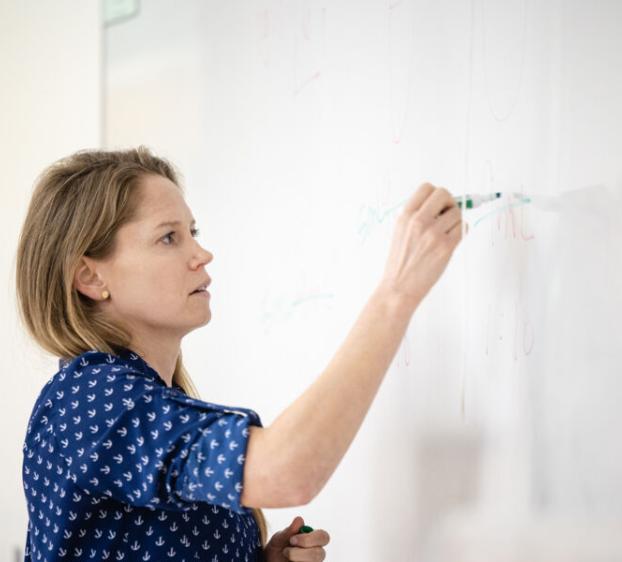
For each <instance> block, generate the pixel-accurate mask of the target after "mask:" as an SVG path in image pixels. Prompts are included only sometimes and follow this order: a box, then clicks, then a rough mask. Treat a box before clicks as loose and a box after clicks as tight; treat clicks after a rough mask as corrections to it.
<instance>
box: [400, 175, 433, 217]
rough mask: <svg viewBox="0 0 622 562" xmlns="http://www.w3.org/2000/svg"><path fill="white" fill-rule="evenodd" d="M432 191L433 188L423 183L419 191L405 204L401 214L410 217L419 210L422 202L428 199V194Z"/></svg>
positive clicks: (429, 184)
mask: <svg viewBox="0 0 622 562" xmlns="http://www.w3.org/2000/svg"><path fill="white" fill-rule="evenodd" d="M433 191H434V186H433V185H432V184H431V183H423V184H421V185H420V186H419V189H417V191H415V193H413V195H412V196H411V197H410V199H409V200H408V201H407V202H406V205H405V206H404V210H403V211H402V214H404V215H406V216H407V217H411V216H412V215H413V214H414V213H415V212H416V211H418V210H419V208H420V207H421V205H422V204H423V202H424V201H425V200H426V199H427V198H428V196H429V195H430V193H432V192H433Z"/></svg>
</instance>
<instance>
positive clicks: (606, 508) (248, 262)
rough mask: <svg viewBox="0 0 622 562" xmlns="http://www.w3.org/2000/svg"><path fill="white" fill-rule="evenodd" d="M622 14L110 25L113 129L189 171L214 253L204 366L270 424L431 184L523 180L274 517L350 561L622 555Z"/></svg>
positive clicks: (248, 14)
mask: <svg viewBox="0 0 622 562" xmlns="http://www.w3.org/2000/svg"><path fill="white" fill-rule="evenodd" d="M620 21H622V4H620V3H618V2H615V1H613V0H612V1H609V2H606V1H603V2H599V3H598V4H597V5H596V4H588V3H585V2H571V1H568V2H561V1H552V0H549V1H546V2H538V3H536V2H527V1H526V0H512V1H510V0H503V1H496V2H491V1H484V0H473V1H472V2H466V1H465V2H458V1H449V0H444V1H443V0H441V1H436V2H432V1H406V0H402V1H397V0H394V1H390V0H385V1H380V0H378V1H374V2H372V1H365V2H362V1H358V2H354V1H341V2H331V3H328V2H319V1H317V2H311V1H295V2H275V1H262V2H248V1H247V2H239V1H238V2H200V1H198V0H194V1H190V2H185V3H184V4H183V7H181V8H180V7H178V6H177V5H176V6H175V8H174V7H173V5H172V4H171V3H169V2H164V1H155V0H150V2H145V3H142V4H141V7H140V11H139V13H138V14H137V15H136V16H135V17H134V18H132V19H129V20H127V21H124V22H122V23H120V24H117V25H110V26H109V27H108V28H107V30H106V64H105V81H106V105H105V121H104V123H105V130H106V136H105V138H106V145H107V147H108V148H120V147H127V146H135V145H138V144H146V145H148V146H150V147H151V148H153V149H154V150H155V151H156V152H157V153H158V154H160V155H163V156H165V157H168V158H170V159H171V160H172V161H173V162H175V163H176V164H177V165H178V166H179V168H180V169H181V171H182V173H183V176H184V180H183V181H184V186H185V189H186V193H187V200H188V202H189V205H190V207H191V209H192V210H193V213H194V216H195V218H197V220H198V223H199V228H201V230H202V232H203V234H202V238H201V240H202V242H203V244H204V246H205V247H206V248H208V249H209V250H210V251H211V252H212V253H213V254H214V256H215V257H214V261H213V262H212V263H210V264H209V265H208V266H207V270H208V272H209V274H210V276H211V277H212V279H213V283H212V289H213V290H212V291H211V292H212V299H211V307H212V319H211V321H210V324H209V325H208V326H207V327H205V328H204V329H202V330H199V331H196V332H193V333H192V334H189V335H188V336H187V337H186V339H185V340H184V344H183V350H184V357H185V360H186V362H187V364H188V367H189V370H190V373H191V375H192V376H193V378H194V380H195V381H196V383H197V386H198V388H199V389H200V391H201V394H202V397H204V398H205V399H209V400H210V401H212V402H218V401H221V402H222V403H229V404H231V403H238V404H239V405H242V406H248V407H252V408H253V409H255V410H256V411H258V412H259V413H260V415H261V417H262V420H263V422H264V424H265V425H269V424H270V422H271V421H273V420H274V419H275V418H276V417H277V416H278V415H279V414H280V413H281V412H282V411H283V409H285V407H287V406H288V405H289V404H290V403H291V402H292V401H293V400H294V399H295V398H296V397H297V396H299V395H300V394H301V393H302V392H303V391H304V390H305V389H306V388H307V387H308V386H309V385H310V384H311V383H312V382H313V381H314V380H315V378H316V377H317V376H318V375H319V374H320V373H321V372H322V370H323V369H324V368H325V367H326V365H327V364H328V362H329V361H330V359H331V358H332V356H333V354H334V353H335V352H336V350H337V348H338V346H339V345H340V344H341V343H342V341H343V340H344V338H345V336H346V335H347V333H348V331H349V329H350V328H351V326H352V324H353V323H354V321H355V319H356V317H357V315H358V313H359V312H360V310H361V308H362V307H363V305H364V304H365V301H366V299H367V298H368V296H369V295H370V293H371V291H372V290H373V289H374V288H375V286H376V285H377V283H378V282H379V281H380V278H381V274H382V271H383V269H384V265H385V262H386V259H387V257H388V250H389V243H390V240H391V236H392V233H393V228H394V224H395V219H396V217H397V216H398V214H399V212H400V210H401V208H402V205H403V203H404V201H405V200H406V199H407V198H408V197H409V196H410V195H411V194H412V193H413V191H414V190H415V189H416V188H417V187H418V186H419V185H420V184H421V183H423V182H424V181H429V182H432V183H433V184H435V185H438V186H444V187H446V188H447V189H449V190H450V191H452V192H453V193H455V194H456V195H461V194H465V193H488V192H493V191H499V192H502V193H504V194H509V193H518V194H521V196H522V197H524V198H525V199H519V198H506V197H504V198H502V199H501V200H500V201H499V202H497V203H494V204H490V205H486V206H483V207H481V208H480V209H476V210H472V211H467V212H466V213H465V218H466V220H467V221H468V222H469V224H470V232H469V235H468V236H467V238H466V239H465V240H464V241H463V242H462V244H461V245H460V246H459V247H458V249H457V250H456V252H455V254H454V256H453V258H452V261H451V262H450V264H449V266H448V268H447V269H446V271H445V273H444V275H443V276H442V278H441V279H440V280H439V282H438V283H437V285H436V286H435V287H434V288H433V289H432V291H431V292H430V293H429V294H428V296H427V298H426V299H425V301H424V302H423V303H422V304H421V306H420V307H419V308H418V309H417V311H416V312H415V314H414V316H413V318H412V321H411V323H410V326H409V329H408V331H407V333H406V335H405V337H404V339H403V341H402V344H401V345H400V347H399V350H398V352H397V354H396V356H395V358H394V360H393V362H392V364H391V367H390V369H389V370H388V372H387V374H386V377H385V379H384V381H383V383H382V386H381V387H380V390H379V392H378V394H377V395H376V398H375V400H374V402H373V405H372V407H371V409H370V410H369V412H368V415H367V417H366V419H365V421H364V423H363V425H362V426H361V429H360V430H359V433H358V434H357V436H356V438H355V440H354V442H353V444H352V446H351V447H350V449H349V451H348V453H347V454H346V456H345V457H344V459H343V461H342V462H341V464H340V465H339V466H338V468H337V470H336V471H335V473H334V474H333V477H332V478H331V480H330V481H329V482H328V484H327V485H326V486H325V488H324V489H323V490H322V492H321V493H320V494H319V495H318V496H317V497H316V498H315V499H314V500H313V501H312V502H311V503H310V504H309V505H307V506H302V507H298V508H291V509H279V510H275V509H268V510H265V512H266V515H267V518H268V520H269V525H270V529H269V530H270V532H271V533H273V532H276V531H277V530H280V529H281V528H283V527H285V526H287V525H289V523H291V520H292V518H293V517H294V515H297V514H301V515H303V517H305V522H306V523H307V524H309V525H311V526H313V527H315V528H324V529H326V530H327V531H329V533H330V534H331V537H332V540H331V543H330V544H329V545H328V547H327V553H328V558H327V559H328V560H346V559H348V560H360V561H363V562H367V561H369V562H371V561H377V560H426V561H428V560H433V561H434V560H435V561H439V562H440V561H445V560H452V561H454V562H455V561H458V560H475V559H477V560H488V559H490V560H495V561H497V562H498V561H500V560H516V561H519V560H536V559H537V560H566V561H567V560H590V561H594V560H614V559H615V560H619V559H620V556H622V544H621V542H620V540H621V539H620V538H619V536H618V535H619V529H620V523H621V522H622V445H621V440H620V438H619V435H618V428H619V427H620V425H621V422H622V408H620V406H619V401H620V397H621V396H622V382H621V380H620V368H619V365H618V363H619V359H618V355H619V352H620V350H622V335H621V334H622V330H620V329H619V315H620V311H621V310H622V307H621V304H622V297H621V294H622V291H620V287H622V259H621V255H622V254H621V252H620V249H619V244H620V241H622V226H621V222H620V221H619V219H618V214H619V209H621V208H622V206H621V203H622V201H621V199H622V198H621V193H622V160H621V159H620V155H621V149H622V107H621V104H620V100H621V99H622V34H620V32H619V22H620ZM527 200H528V201H529V202H526V201H527ZM344 399H345V400H347V397H344ZM318 407H321V405H318ZM521 556H522V557H521Z"/></svg>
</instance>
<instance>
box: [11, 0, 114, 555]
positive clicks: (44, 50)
mask: <svg viewBox="0 0 622 562" xmlns="http://www.w3.org/2000/svg"><path fill="white" fill-rule="evenodd" d="M101 19H102V18H101V9H100V4H99V2H98V1H93V0H92V1H89V2H83V1H81V0H59V1H54V2H36V1H35V0H24V1H22V0H20V1H11V0H2V1H0V47H1V48H0V74H1V77H2V78H1V79H0V80H1V85H0V123H1V126H0V161H1V162H2V184H1V187H0V194H1V201H2V203H1V205H0V215H1V217H0V218H1V220H2V225H3V227H2V228H3V232H4V239H3V242H2V244H0V275H1V276H2V283H1V284H0V285H1V287H2V290H1V291H0V311H1V314H2V318H3V322H2V323H1V324H0V341H2V344H1V353H0V372H2V375H3V384H2V391H1V392H0V423H1V427H2V442H3V453H2V463H0V480H1V481H2V486H1V487H0V505H2V511H3V513H2V526H1V527H0V559H1V560H11V561H13V560H23V553H24V541H25V538H26V527H27V514H26V500H25V497H24V491H23V488H22V473H21V465H22V443H23V440H24V436H25V434H26V426H27V421H28V418H29V416H30V413H31V409H32V407H33V405H34V402H35V400H36V398H37V396H38V394H39V391H40V390H41V388H42V387H43V385H44V384H45V382H46V381H47V380H48V379H49V378H50V377H51V376H52V375H53V374H54V373H55V372H56V370H57V368H58V364H57V359H56V358H53V357H50V356H48V355H47V354H44V353H43V352H42V351H40V350H39V348H37V347H35V346H34V345H33V344H32V343H31V342H30V341H29V340H28V339H27V337H26V336H25V332H24V331H23V330H22V327H21V325H20V324H19V323H18V317H17V310H16V302H15V281H14V278H15V250H16V246H17V236H18V233H19V229H20V228H21V224H22V221H23V219H24V215H25V212H26V207H27V205H28V202H29V199H30V194H31V191H32V188H33V183H34V180H35V177H36V176H37V175H38V174H39V173H40V172H41V171H42V169H43V168H44V167H45V166H47V165H48V164H50V163H51V162H52V161H54V160H56V159H58V158H60V157H62V156H65V155H67V154H69V153H70V152H73V151H75V150H79V149H82V148H96V147H99V146H101V145H100V141H101V121H102V78H101V77H102V25H101Z"/></svg>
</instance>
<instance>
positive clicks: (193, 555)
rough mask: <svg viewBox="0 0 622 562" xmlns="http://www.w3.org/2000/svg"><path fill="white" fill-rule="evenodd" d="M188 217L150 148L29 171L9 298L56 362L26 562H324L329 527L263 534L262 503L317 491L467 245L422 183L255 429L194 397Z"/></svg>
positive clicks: (91, 154) (33, 442)
mask: <svg viewBox="0 0 622 562" xmlns="http://www.w3.org/2000/svg"><path fill="white" fill-rule="evenodd" d="M171 221H175V222H171ZM194 224H195V221H194V219H193V218H192V215H191V212H190V209H189V208H188V206H187V205H186V203H185V201H184V198H183V193H182V191H181V187H180V183H179V181H178V178H177V174H176V173H175V170H174V168H173V166H172V165H171V164H170V163H168V162H167V161H166V160H164V159H161V158H158V157H156V156H155V155H153V154H151V153H150V151H149V150H147V149H146V148H144V147H139V148H138V149H135V150H134V149H132V150H127V151H80V152H77V153H75V154H73V155H71V156H69V157H67V158H64V159H61V160H60V161H58V162H56V163H54V164H53V165H51V166H50V167H49V168H47V169H46V170H45V171H44V172H43V173H42V174H41V176H40V177H39V178H38V181H37V185H36V187H35V190H34V193H33V196H32V200H31V202H30V206H29V208H28V212H27V216H26V219H25V221H24V225H23V227H22V232H21V235H20V239H19V247H18V255H17V272H16V275H17V278H16V281H17V292H18V303H19V309H20V314H21V317H22V320H23V322H24V324H25V326H26V328H27V329H28V331H29V333H30V334H31V335H32V336H33V338H34V339H35V341H36V342H37V343H39V344H40V345H41V347H43V348H44V349H45V350H47V351H49V352H50V353H52V354H54V355H56V356H57V357H59V358H60V360H59V370H58V372H57V373H55V374H54V375H53V376H52V377H51V378H50V379H49V380H48V382H47V383H46V384H45V386H44V387H43V389H42V390H41V392H40V394H39V396H38V398H37V400H36V402H35V405H34V407H33V410H32V413H31V416H30V420H29V423H28V429H27V433H26V438H25V441H24V447H23V450H24V462H23V482H24V492H25V495H26V500H27V508H28V514H29V524H28V530H27V538H26V560H50V561H51V560H57V559H60V558H64V559H87V558H88V559H96V560H132V561H134V560H145V561H147V560H152V561H155V560H188V561H189V560H191V559H197V560H210V561H213V562H224V561H227V560H245V561H255V560H268V561H274V562H277V561H283V560H299V561H305V560H323V559H324V557H325V550H324V548H323V547H324V546H326V545H327V544H328V542H329V540H330V538H329V535H328V533H327V532H326V531H324V530H321V529H318V530H316V531H313V532H311V533H308V534H299V529H300V526H301V525H302V524H303V520H302V518H300V517H296V518H295V519H294V521H293V522H292V524H291V525H290V526H289V527H288V528H286V529H283V530H281V531H279V532H278V533H276V534H275V535H274V536H273V537H272V538H271V539H270V541H267V536H266V535H267V529H266V523H265V519H264V517H263V514H262V512H261V509H260V507H286V506H297V505H303V504H306V503H308V502H309V501H310V500H311V499H312V498H313V497H314V496H315V495H317V493H318V492H319V491H320V490H321V488H322V487H323V486H324V484H325V483H326V481H327V480H328V478H329V477H330V475H331V474H332V472H333V471H334V470H335V468H336V467H337V465H338V463H339V462H340V460H341V458H342V457H343V455H344V454H345V451H346V450H347V448H348V446H349V445H350V443H351V441H352V439H353V438H354V435H355V434H356V431H357V430H358V428H359V427H360V425H361V423H362V421H363V418H364V416H365V413H366V412H367V410H368V409H369V406H370V404H371V401H372V400H373V397H374V395H375V393H376V391H377V388H378V386H379V384H380V382H381V381H382V377H383V376H384V373H385V372H386V370H387V368H388V366H389V364H390V362H391V359H392V358H393V356H394V354H395V351H396V349H397V346H398V345H399V343H400V340H401V338H402V336H403V334H404V332H405V329H406V327H407V324H408V321H409V319H410V316H411V315H412V313H413V312H414V310H415V308H416V306H417V305H418V303H419V302H420V301H421V299H422V298H423V297H424V296H425V294H426V293H427V291H428V290H429V289H430V288H431V286H432V285H433V284H434V283H435V282H436V280H437V279H438V277H439V276H440V275H441V273H442V271H443V270H444V268H445V266H446V264H447V262H448V260H449V258H450V256H451V254H452V252H453V250H454V248H455V247H456V245H457V244H458V242H459V241H460V239H461V235H462V228H461V225H462V222H461V213H460V210H459V209H458V208H457V206H456V205H455V203H454V201H453V198H452V197H451V196H450V194H449V193H448V192H447V191H446V190H445V189H442V188H435V187H434V186H432V185H430V184H424V185H422V186H421V187H420V188H419V190H417V192H416V193H415V194H414V195H413V197H412V198H411V199H410V200H409V202H408V204H407V205H406V206H405V209H404V211H403V213H402V215H401V217H400V218H399V219H398V221H397V228H396V231H395V236H394V239H393V243H392V248H391V253H390V256H389V261H388V262H387V266H386V269H385V273H384V276H383V278H382V282H381V283H380V284H379V286H378V288H377V290H376V291H374V293H373V295H372V298H370V300H369V302H368V303H367V305H366V306H365V308H364V310H363V313H362V314H361V317H360V318H359V320H358V322H357V323H356V324H355V326H354V328H353V330H352V331H351V333H350V334H349V336H348V338H347V340H346V342H345V343H344V344H343V346H342V348H341V349H340V350H339V351H338V353H337V355H336V356H335V358H334V359H333V361H332V362H331V364H329V366H328V368H327V369H326V371H325V372H324V373H322V375H321V376H320V377H319V378H318V379H317V380H316V381H315V382H314V384H313V385H311V387H310V388H309V389H308V390H307V391H306V392H305V393H304V394H303V395H301V396H300V397H299V398H298V399H297V400H296V401H295V402H294V403H293V404H292V405H290V406H289V407H288V408H287V409H286V410H285V411H284V412H283V413H282V414H281V415H280V416H279V417H278V418H277V420H275V422H274V423H273V424H272V426H270V427H269V428H264V427H263V425H262V423H261V420H260V417H259V416H258V414H257V413H256V412H254V411H253V410H250V409H247V408H240V407H228V406H223V405H218V404H213V403H209V402H205V401H202V400H200V399H199V397H198V393H197V391H196V389H195V387H194V386H193V384H192V382H191V380H190V378H189V376H188V374H187V372H186V371H185V369H184V366H183V361H182V353H181V348H180V345H181V340H182V338H183V337H184V335H186V334H187V333H189V332H190V331H192V330H194V329H196V328H198V327H199V326H203V325H205V324H206V323H208V322H209V320H210V318H211V312H210V308H209V298H210V297H209V294H208V293H206V292H204V291H203V289H204V288H205V287H207V285H208V284H209V283H210V281H211V280H210V278H209V276H208V275H207V273H206V272H205V269H204V267H205V265H207V264H208V263H209V262H210V261H211V260H212V259H213V256H212V254H211V253H210V252H208V251H206V250H205V249H203V248H202V247H201V245H200V244H199V243H198V242H197V241H196V240H195V238H194V237H195V236H196V234H197V230H196V229H195V228H194V226H193V225H194ZM344 395H347V396H348V400H347V401H343V400H342V397H343V396H344ZM320 403H321V404H322V407H321V408H318V404H320ZM295 539H297V540H298V542H297V544H296V545H295V546H294V542H295Z"/></svg>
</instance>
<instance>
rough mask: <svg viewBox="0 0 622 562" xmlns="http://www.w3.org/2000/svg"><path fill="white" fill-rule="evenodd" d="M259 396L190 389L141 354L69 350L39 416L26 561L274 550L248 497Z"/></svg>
mask: <svg viewBox="0 0 622 562" xmlns="http://www.w3.org/2000/svg"><path fill="white" fill-rule="evenodd" d="M249 425H256V426H259V427H263V426H262V423H261V420H260V418H259V415H258V414H257V413H256V412H254V411H253V410H250V409H248V408H239V407H236V408H230V407H229V406H223V405H219V404H212V403H210V402H204V401H202V400H198V399H195V398H191V397H189V396H188V395H187V394H185V393H184V392H183V390H182V389H181V388H180V387H179V386H178V385H177V384H174V386H173V387H167V386H166V383H165V382H164V380H163V379H162V378H161V377H160V376H159V375H158V373H157V372H156V371H155V370H154V369H153V368H151V367H150V366H149V365H148V364H147V363H146V362H145V361H144V360H143V359H142V358H141V357H140V356H139V355H138V354H136V353H134V352H133V351H132V350H130V349H127V348H121V349H120V350H119V351H118V353H117V354H116V355H110V354H108V353H103V352H100V351H97V350H91V351H87V352H85V353H83V354H81V355H79V356H78V357H74V358H72V359H71V360H63V359H61V360H59V371H58V372H57V373H56V374H54V375H53V376H52V378H51V379H50V380H49V381H48V382H47V383H46V384H45V386H44V387H43V389H42V390H41V393H40V394H39V396H38V398H37V400H36V402H35V405H34V407H33V410H32V414H31V416H30V420H29V423H28V430H27V433H26V437H25V440H24V445H23V451H24V460H23V466H22V476H23V485H24V493H25V495H26V503H27V509H28V519H29V521H28V531H27V534H26V549H25V560H26V561H35V560H41V561H47V562H52V561H56V560H84V561H87V560H96V561H100V560H111V561H112V560H114V561H120V560H123V561H125V562H134V561H137V562H138V561H141V560H142V561H145V562H146V561H148V560H151V561H152V562H160V561H171V562H190V561H191V560H203V561H209V562H228V561H240V562H242V561H244V562H251V561H252V562H257V561H260V560H263V554H262V549H261V541H260V536H259V527H258V526H257V523H256V521H255V519H254V517H253V515H252V510H251V509H250V508H247V507H245V506H242V505H241V504H240V497H241V494H242V488H243V485H242V480H243V470H244V461H245V454H246V449H247V444H248V436H249Z"/></svg>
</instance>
